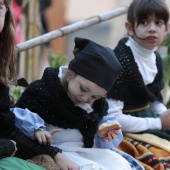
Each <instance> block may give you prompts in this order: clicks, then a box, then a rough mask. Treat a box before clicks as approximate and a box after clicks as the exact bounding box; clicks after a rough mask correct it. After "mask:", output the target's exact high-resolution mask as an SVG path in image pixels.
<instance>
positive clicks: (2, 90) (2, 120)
mask: <svg viewBox="0 0 170 170" xmlns="http://www.w3.org/2000/svg"><path fill="white" fill-rule="evenodd" d="M14 127H15V116H14V114H13V113H11V112H10V97H9V88H8V87H7V86H5V85H3V84H1V83H0V133H7V132H10V131H11V130H13V129H14Z"/></svg>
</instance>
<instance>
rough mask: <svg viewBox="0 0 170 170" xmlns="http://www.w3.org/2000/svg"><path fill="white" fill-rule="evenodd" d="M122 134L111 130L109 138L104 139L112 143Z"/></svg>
mask: <svg viewBox="0 0 170 170" xmlns="http://www.w3.org/2000/svg"><path fill="white" fill-rule="evenodd" d="M119 133H120V130H109V131H108V132H107V136H106V137H104V138H103V139H104V140H105V141H112V140H113V139H116V138H117V136H118V134H119Z"/></svg>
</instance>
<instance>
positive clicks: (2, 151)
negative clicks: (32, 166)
mask: <svg viewBox="0 0 170 170" xmlns="http://www.w3.org/2000/svg"><path fill="white" fill-rule="evenodd" d="M14 151H15V146H14V143H13V142H12V141H10V140H8V139H0V159H2V158H5V157H8V156H11V155H12V153H13V152H14Z"/></svg>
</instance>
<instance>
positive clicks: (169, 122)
mask: <svg viewBox="0 0 170 170" xmlns="http://www.w3.org/2000/svg"><path fill="white" fill-rule="evenodd" d="M160 119H161V122H162V130H170V109H168V110H167V111H165V112H164V113H162V115H161V116H160Z"/></svg>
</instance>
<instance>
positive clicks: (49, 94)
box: [15, 67, 108, 147]
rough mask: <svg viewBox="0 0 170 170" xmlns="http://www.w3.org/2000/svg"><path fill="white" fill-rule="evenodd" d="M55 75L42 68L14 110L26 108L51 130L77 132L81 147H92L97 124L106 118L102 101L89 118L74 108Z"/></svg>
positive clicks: (95, 106)
mask: <svg viewBox="0 0 170 170" xmlns="http://www.w3.org/2000/svg"><path fill="white" fill-rule="evenodd" d="M58 72H59V69H58V68H50V67H49V68H46V69H45V71H44V74H43V77H42V79H40V80H37V81H34V82H32V83H31V84H30V85H29V86H28V87H27V89H26V90H25V91H24V92H23V94H22V96H21V98H20V99H19V100H18V102H17V103H16V105H15V106H17V107H21V108H28V109H29V110H31V111H32V112H35V113H37V114H39V116H40V117H41V118H42V119H43V120H44V121H45V122H47V123H49V124H52V125H54V126H58V127H60V128H64V129H67V128H70V129H73V128H76V129H79V130H80V132H81V133H82V135H83V137H84V147H92V145H93V139H94V134H95V133H96V132H97V125H98V122H99V120H101V118H102V117H103V116H104V115H106V114H107V113H106V112H107V109H108V105H107V102H106V101H105V99H104V98H101V99H99V100H96V101H95V102H94V104H93V109H94V111H93V112H91V113H89V114H88V113H87V112H86V111H85V110H83V109H82V108H80V107H77V106H74V103H73V102H72V101H71V99H70V98H69V97H68V95H67V93H66V91H65V90H64V88H63V86H62V85H61V83H60V80H59V78H58Z"/></svg>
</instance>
